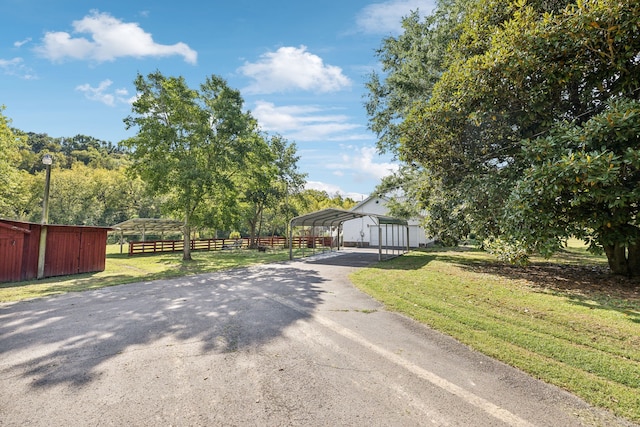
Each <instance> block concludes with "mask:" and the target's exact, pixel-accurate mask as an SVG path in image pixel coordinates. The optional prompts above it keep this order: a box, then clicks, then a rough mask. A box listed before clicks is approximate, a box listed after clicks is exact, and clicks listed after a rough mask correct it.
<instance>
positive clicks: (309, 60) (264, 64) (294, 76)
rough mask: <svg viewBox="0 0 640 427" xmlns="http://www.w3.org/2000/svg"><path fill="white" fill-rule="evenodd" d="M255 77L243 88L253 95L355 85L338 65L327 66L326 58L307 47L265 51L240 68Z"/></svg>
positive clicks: (322, 89) (246, 74) (334, 88)
mask: <svg viewBox="0 0 640 427" xmlns="http://www.w3.org/2000/svg"><path fill="white" fill-rule="evenodd" d="M238 70H239V71H240V72H241V73H242V74H243V75H245V76H247V77H249V78H251V79H253V83H252V84H250V85H249V86H248V87H246V88H245V89H243V91H244V92H247V93H253V94H267V93H274V92H286V91H289V90H306V91H311V92H318V93H326V92H336V91H339V90H341V89H344V88H348V87H350V86H351V80H349V78H348V77H347V76H345V75H344V74H343V73H342V69H341V68H340V67H337V66H335V65H326V64H324V61H323V60H322V58H320V57H319V56H317V55H314V54H312V53H310V52H307V47H306V46H300V47H299V48H296V47H281V48H280V49H278V50H277V51H275V52H267V53H265V54H263V55H262V56H261V57H260V59H259V60H258V61H257V62H253V63H251V62H245V64H244V65H243V66H242V67H240V68H239V69H238Z"/></svg>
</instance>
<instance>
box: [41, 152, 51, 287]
mask: <svg viewBox="0 0 640 427" xmlns="http://www.w3.org/2000/svg"><path fill="white" fill-rule="evenodd" d="M42 163H43V164H44V166H45V169H46V174H45V180H44V198H43V199H42V222H41V226H40V245H39V249H38V279H42V278H43V277H44V260H45V254H46V252H47V224H48V223H49V184H50V182H51V164H52V163H53V157H51V154H45V155H44V157H43V158H42Z"/></svg>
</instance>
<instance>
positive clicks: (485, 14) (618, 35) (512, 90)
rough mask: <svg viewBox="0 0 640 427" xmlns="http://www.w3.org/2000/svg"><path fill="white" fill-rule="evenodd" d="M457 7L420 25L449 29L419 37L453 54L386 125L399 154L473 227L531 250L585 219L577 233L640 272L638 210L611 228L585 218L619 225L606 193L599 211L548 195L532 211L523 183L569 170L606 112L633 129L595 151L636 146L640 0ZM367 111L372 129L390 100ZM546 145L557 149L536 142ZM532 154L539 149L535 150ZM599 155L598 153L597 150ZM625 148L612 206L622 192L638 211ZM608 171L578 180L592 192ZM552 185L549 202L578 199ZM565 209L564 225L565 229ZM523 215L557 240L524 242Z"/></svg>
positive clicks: (446, 6)
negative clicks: (639, 261)
mask: <svg viewBox="0 0 640 427" xmlns="http://www.w3.org/2000/svg"><path fill="white" fill-rule="evenodd" d="M459 5H460V6H462V8H461V9H459V13H448V12H447V11H451V10H455V8H454V7H452V4H451V3H448V2H443V3H440V6H439V8H438V11H437V12H436V14H435V15H434V17H432V18H429V19H427V21H425V22H424V23H422V24H421V26H422V27H423V29H422V31H423V32H424V33H425V34H427V35H429V34H437V33H439V32H444V34H448V35H449V37H441V38H440V39H435V38H434V37H432V36H428V37H422V38H421V39H420V40H421V41H422V42H425V40H426V43H427V45H429V46H430V47H429V48H428V50H429V51H436V52H446V59H444V60H442V61H441V62H439V63H437V62H433V61H431V62H426V64H428V65H430V67H431V68H433V69H437V68H438V66H439V67H440V75H439V76H438V77H437V81H436V82H435V83H434V84H433V85H432V86H431V87H430V88H427V90H425V91H424V93H423V94H422V96H413V95H412V96H410V102H407V103H405V104H403V107H404V109H402V110H400V111H401V114H400V115H399V116H397V117H394V120H393V121H392V122H391V123H390V125H392V126H393V129H395V130H394V131H395V135H396V137H395V138H394V139H393V140H392V143H393V144H394V145H393V147H394V149H396V151H397V153H398V155H399V157H400V158H401V159H402V160H405V161H406V162H407V163H410V164H413V165H416V166H418V167H419V168H421V169H422V172H423V173H424V174H425V176H428V177H430V179H432V180H433V182H437V183H438V186H437V187H434V188H436V189H437V191H438V192H439V195H440V198H441V199H443V200H444V199H446V200H447V201H448V203H445V204H443V203H438V206H439V207H442V206H448V208H447V209H448V210H449V211H450V212H451V213H452V216H453V213H454V212H464V215H463V217H464V218H466V220H467V221H469V224H470V226H471V229H473V230H474V231H476V232H478V233H480V234H481V235H483V237H487V238H490V239H500V241H504V242H508V243H509V244H511V245H516V246H517V245H520V246H521V249H522V250H524V251H530V250H533V249H541V248H545V250H546V252H547V253H548V252H549V250H550V249H552V247H557V246H558V244H559V242H561V241H562V240H563V239H564V238H566V237H567V236H568V234H569V233H577V231H576V230H577V229H579V230H580V233H579V235H581V236H582V237H584V238H585V239H587V240H588V241H590V242H592V243H593V245H592V247H593V248H594V249H598V248H599V249H605V252H606V254H607V256H608V257H609V261H610V266H611V268H612V270H613V271H614V272H616V273H626V274H638V273H640V271H637V270H636V269H635V268H634V267H633V265H635V264H636V262H635V261H631V260H630V259H629V255H630V254H633V253H634V252H635V250H634V249H631V247H632V246H633V245H635V244H637V243H636V242H637V232H636V231H634V230H635V229H636V228H637V223H636V219H635V215H634V214H633V213H631V214H628V215H626V217H625V218H627V221H626V222H624V223H623V224H622V223H620V224H617V223H616V224H617V225H619V227H618V226H617V225H616V227H617V232H616V233H603V232H602V230H600V229H598V228H597V227H595V224H594V223H593V222H592V223H585V222H584V221H582V220H581V218H582V217H583V215H584V214H585V212H587V211H589V212H588V213H589V215H591V216H594V217H596V218H597V221H596V222H599V223H601V224H608V223H611V224H612V227H614V223H615V221H609V219H610V217H611V216H612V215H613V214H612V212H611V209H612V208H613V207H614V206H606V207H605V204H604V203H603V204H600V205H598V206H600V207H601V209H599V210H598V209H593V207H594V206H595V205H592V206H591V207H588V206H587V204H578V205H580V206H574V208H573V209H570V210H566V209H561V208H560V207H559V206H556V205H553V204H547V205H545V206H546V208H545V209H530V208H527V206H529V207H531V206H537V205H536V203H537V202H538V201H537V200H536V197H535V196H534V195H529V196H527V197H525V196H526V194H527V193H526V191H525V189H526V188H528V187H531V185H532V184H530V183H529V182H528V180H532V179H533V180H534V181H535V179H538V181H539V182H540V178H541V176H540V174H542V173H549V174H560V173H561V172H562V174H569V171H570V170H571V168H575V164H571V163H570V162H565V161H562V159H563V158H564V157H566V156H568V158H571V154H572V150H573V151H575V150H576V149H577V148H576V147H581V148H580V149H582V150H594V145H589V143H586V142H583V145H581V146H580V145H578V146H576V145H575V142H576V141H582V140H585V139H586V140H588V139H589V138H591V137H592V135H591V134H590V133H589V132H592V131H593V126H595V124H594V123H596V122H597V121H598V118H599V117H600V118H601V117H609V119H611V120H614V118H615V119H616V120H617V121H616V122H615V124H613V125H612V126H613V128H614V129H615V128H617V127H618V126H622V127H623V128H625V129H627V131H621V132H618V133H615V132H613V133H607V132H605V131H604V130H603V131H602V132H600V134H599V135H600V136H599V139H597V141H598V142H597V143H595V142H593V144H599V149H598V150H597V153H598V155H602V156H605V157H606V156H609V155H611V156H612V159H615V158H618V157H620V156H622V155H623V154H622V153H623V152H634V150H635V149H636V147H637V136H634V134H633V132H634V131H633V130H632V129H634V126H635V125H634V124H633V123H634V121H635V120H637V117H636V116H635V114H632V113H633V111H634V107H633V105H634V104H633V102H632V101H633V100H637V99H638V96H639V91H638V88H639V87H640V55H639V53H640V24H639V21H638V19H637V17H638V16H639V14H640V3H639V2H637V1H634V2H620V1H617V0H593V1H576V2H573V1H542V0H541V1H535V0H534V1H530V2H526V1H524V0H522V1H517V2H513V3H508V4H505V3H504V2H502V1H497V0H489V1H463V2H460V3H459ZM452 16H453V17H455V19H454V20H452V19H450V18H451V17H452ZM406 25H408V24H407V21H406V20H405V26H406ZM406 34H409V35H410V34H412V32H407V33H406ZM406 34H405V35H403V36H402V37H405V36H406ZM398 40H399V39H398ZM440 41H441V42H442V43H441V44H440V45H439V47H438V48H437V49H436V48H435V47H434V45H437V44H438V43H440ZM392 44H393V43H392ZM387 45H389V42H387V44H386V45H384V46H383V50H388V49H387V47H386V46H387ZM406 46H407V48H406V49H405V54H406V55H408V56H409V57H410V58H412V59H417V60H418V61H420V58H421V57H424V52H423V50H424V49H423V48H422V47H420V45H419V44H416V45H414V46H418V47H417V48H416V49H417V50H418V51H420V52H419V53H413V52H412V50H411V49H409V46H411V45H409V44H407V45H406ZM412 49H413V48H412ZM425 49H426V48H425ZM383 58H384V57H383ZM405 62H406V61H405ZM423 62H424V61H423ZM392 64H393V63H392ZM398 70H399V68H398V67H397V66H392V67H391V68H390V69H389V74H388V76H387V77H386V81H392V78H394V77H395V76H397V75H399V74H400V73H399V71H398ZM408 76H409V80H410V81H413V80H415V81H418V82H421V81H424V77H423V75H422V74H420V73H413V74H411V73H409V74H408ZM373 81H374V82H375V80H373ZM407 86H408V85H407ZM387 87H388V88H389V89H391V91H390V92H389V93H392V94H394V96H393V98H394V99H398V98H399V96H398V95H397V94H396V92H400V93H409V94H412V92H410V91H406V90H405V89H404V88H403V87H402V86H393V87H392V86H390V85H388V84H387ZM372 94H373V97H372V98H371V100H370V101H369V105H370V106H375V105H385V104H384V101H386V100H389V99H391V97H390V95H389V94H387V93H385V92H383V91H377V92H372ZM374 101H375V102H377V104H376V103H375V102H374ZM618 101H620V103H617V102H618ZM621 109H622V110H621ZM625 109H626V110H625ZM370 112H373V115H372V123H373V126H372V127H373V128H374V129H375V125H376V123H377V122H376V119H377V118H379V116H380V114H382V112H384V109H380V108H378V109H377V110H375V109H374V110H370ZM592 119H593V120H595V121H591V120H592ZM587 123H589V124H588V125H587ZM387 128H389V126H387V127H383V128H382V129H383V130H384V129H387ZM378 131H379V132H380V130H378ZM576 135H577V136H576ZM549 138H551V139H549ZM551 140H553V141H555V142H554V143H551V142H550V141H551ZM383 141H384V140H383ZM570 141H573V142H574V144H573V145H572V144H571V143H570ZM550 145H551V146H554V147H555V151H554V150H550V149H549V150H546V151H545V150H543V149H541V148H540V147H549V146H550ZM536 147H538V148H540V149H538V148H536ZM585 147H590V148H585ZM629 150H630V151H629ZM532 152H536V153H537V155H539V156H540V158H539V159H538V157H533V158H532V157H531V153H532ZM593 155H595V152H594V153H592V154H590V157H593ZM563 156H564V157H563ZM585 156H586V154H585ZM629 156H631V157H628V158H627V160H626V161H627V162H631V163H625V164H626V165H627V166H626V170H625V172H623V173H621V174H620V175H619V179H620V180H622V181H623V182H624V185H611V186H610V187H608V191H610V192H613V191H617V192H618V193H617V194H615V195H614V198H615V197H619V199H616V200H618V201H617V202H616V204H618V205H619V204H621V203H623V202H622V201H624V209H625V210H626V211H627V212H634V210H635V209H636V206H637V204H638V199H637V198H634V196H631V197H630V196H629V195H628V188H630V187H633V186H637V185H638V184H640V183H638V182H637V179H638V177H637V175H636V174H635V173H634V172H633V168H634V167H635V166H634V165H633V162H632V161H631V159H632V158H633V155H629ZM574 158H575V154H574ZM545 161H551V162H553V164H554V167H553V168H551V167H548V168H541V167H540V163H539V162H545ZM612 164H613V165H614V169H615V163H612ZM629 168H631V172H630V171H629ZM601 172H602V170H601V169H599V168H597V167H595V166H594V168H593V169H588V170H587V172H586V173H587V175H588V176H589V177H590V179H586V180H584V181H583V178H584V177H579V178H578V179H579V180H578V181H576V184H580V185H582V190H581V191H583V192H588V191H592V189H591V188H589V187H588V186H589V185H591V184H589V183H590V182H593V180H597V179H601V180H606V179H607V178H606V177H603V176H601V177H598V174H599V173H601ZM533 177H536V178H533ZM573 178H574V179H575V178H576V177H575V176H573ZM525 181H526V182H525ZM581 183H582V184H581ZM553 188H554V187H553V186H551V187H545V188H544V189H545V190H549V194H548V200H555V201H556V203H558V204H559V205H565V206H566V203H574V204H575V203H576V202H575V201H573V202H572V201H568V199H562V198H560V199H558V198H557V197H556V198H553V197H551V196H552V191H550V189H553ZM632 194H633V193H632ZM518 195H519V197H518ZM556 196H558V194H556ZM513 200H518V202H513ZM527 204H529V205H527ZM428 205H429V202H425V206H428ZM539 207H540V206H539ZM615 207H616V208H618V207H621V206H617V205H616V206H615ZM551 212H553V213H551ZM560 213H562V215H560ZM440 217H442V215H440ZM513 218H520V221H515V220H513ZM558 218H562V219H561V221H564V222H565V223H566V224H568V225H567V226H565V227H560V226H559V225H558V222H557V221H560V219H558ZM525 224H528V225H531V224H536V225H537V226H538V227H539V228H546V229H547V230H554V232H553V233H551V234H553V236H554V239H549V238H548V237H549V233H547V234H544V235H543V234H542V233H534V232H533V230H531V232H530V233H529V234H530V235H531V238H529V239H526V241H524V242H523V238H522V236H523V230H524V231H525V234H526V233H527V232H528V231H527V230H528V229H527V228H523V225H525ZM569 225H570V226H569ZM598 230H600V231H598ZM605 234H606V235H607V237H605ZM551 242H555V243H554V244H553V245H551ZM612 248H617V249H615V250H614V249H612Z"/></svg>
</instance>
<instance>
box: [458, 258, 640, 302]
mask: <svg viewBox="0 0 640 427" xmlns="http://www.w3.org/2000/svg"><path fill="white" fill-rule="evenodd" d="M469 269H470V270H473V271H477V272H480V273H487V274H494V275H499V276H504V277H508V278H510V279H517V280H519V281H523V282H525V283H526V284H527V285H529V286H535V287H539V288H542V289H547V290H553V291H559V292H570V293H572V294H582V295H591V296H593V295H595V294H598V295H606V296H607V297H608V298H616V299H625V300H630V301H637V302H640V278H633V279H630V278H627V277H624V276H616V275H613V274H611V273H610V271H609V269H608V268H607V267H601V266H584V265H567V264H556V263H545V262H539V263H532V264H530V265H528V266H526V267H518V266H513V265H510V264H505V263H499V262H494V263H486V264H482V265H477V264H476V265H473V266H469Z"/></svg>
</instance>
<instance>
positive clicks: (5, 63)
mask: <svg viewBox="0 0 640 427" xmlns="http://www.w3.org/2000/svg"><path fill="white" fill-rule="evenodd" d="M0 70H1V71H2V73H3V74H5V75H7V76H17V77H20V78H21V79H25V80H35V79H37V78H38V77H37V76H36V75H35V73H34V72H33V70H32V69H31V68H29V67H27V66H26V65H24V60H23V59H22V58H12V59H2V58H0Z"/></svg>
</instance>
